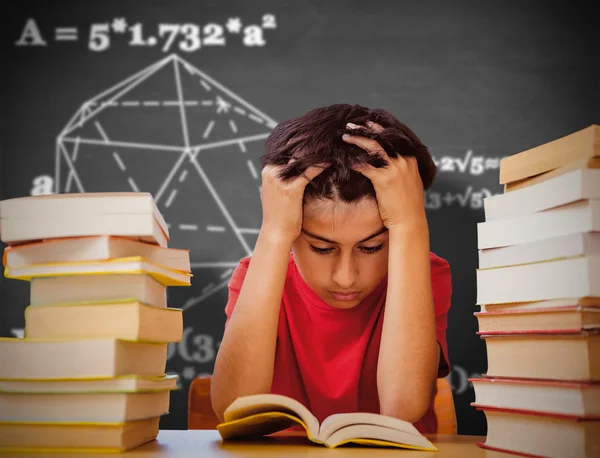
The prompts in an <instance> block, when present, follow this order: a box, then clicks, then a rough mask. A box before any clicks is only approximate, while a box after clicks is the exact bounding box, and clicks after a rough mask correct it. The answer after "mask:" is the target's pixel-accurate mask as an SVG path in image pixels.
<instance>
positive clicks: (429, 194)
mask: <svg viewBox="0 0 600 458" xmlns="http://www.w3.org/2000/svg"><path fill="white" fill-rule="evenodd" d="M496 194H501V193H492V192H491V191H490V190H489V189H487V188H481V189H479V190H475V189H474V188H473V186H467V189H465V191H464V192H450V191H445V192H444V191H432V190H428V191H425V209H426V210H440V209H441V208H443V207H462V208H470V209H472V210H480V209H482V208H483V199H485V198H486V197H491V196H493V195H496Z"/></svg>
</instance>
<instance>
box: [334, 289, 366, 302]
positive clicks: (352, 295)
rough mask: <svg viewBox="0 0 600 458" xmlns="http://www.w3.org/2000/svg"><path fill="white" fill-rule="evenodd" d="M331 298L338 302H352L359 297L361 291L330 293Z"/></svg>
mask: <svg viewBox="0 0 600 458" xmlns="http://www.w3.org/2000/svg"><path fill="white" fill-rule="evenodd" d="M329 294H331V297H333V298H334V299H335V300H336V301H352V300H354V299H356V298H357V297H358V295H359V294H360V291H349V292H336V291H329Z"/></svg>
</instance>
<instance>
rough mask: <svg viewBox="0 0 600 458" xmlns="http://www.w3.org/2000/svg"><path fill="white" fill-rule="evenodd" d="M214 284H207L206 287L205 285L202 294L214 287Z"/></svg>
mask: <svg viewBox="0 0 600 458" xmlns="http://www.w3.org/2000/svg"><path fill="white" fill-rule="evenodd" d="M214 286H215V284H214V283H209V284H208V285H206V286H205V287H204V288H202V294H204V293H205V292H207V291H208V290H209V289H211V288H212V287H214Z"/></svg>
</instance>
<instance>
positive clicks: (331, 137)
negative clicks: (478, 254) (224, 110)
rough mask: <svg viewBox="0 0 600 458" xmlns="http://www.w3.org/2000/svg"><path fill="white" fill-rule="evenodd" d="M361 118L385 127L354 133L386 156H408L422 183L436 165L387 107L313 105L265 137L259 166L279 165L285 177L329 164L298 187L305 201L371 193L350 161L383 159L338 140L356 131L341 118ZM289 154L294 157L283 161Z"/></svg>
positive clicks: (362, 122)
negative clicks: (371, 141) (374, 143)
mask: <svg viewBox="0 0 600 458" xmlns="http://www.w3.org/2000/svg"><path fill="white" fill-rule="evenodd" d="M366 121H373V122H376V123H378V124H380V125H381V126H383V127H384V128H385V131H383V132H381V133H379V134H378V133H375V132H372V131H370V130H368V129H365V130H363V131H361V132H360V135H362V136H365V137H369V138H372V139H375V140H377V141H378V142H379V144H380V145H381V146H382V147H383V149H384V150H385V153H387V155H388V156H389V157H392V158H394V157H397V156H398V155H401V156H414V157H415V158H416V159H417V164H418V168H419V174H420V175H421V180H422V181H423V187H424V189H428V188H429V187H430V186H431V184H432V183H433V180H434V178H435V175H436V171H437V167H436V165H435V163H434V162H433V159H432V158H431V155H430V154H429V150H428V149H427V147H426V146H425V145H423V143H421V140H419V138H418V137H417V135H416V134H415V133H414V132H413V131H412V130H410V129H409V128H408V127H407V126H406V125H404V124H403V123H401V122H400V121H398V120H397V119H396V118H395V117H394V116H393V115H392V114H391V113H390V112H388V111H386V110H383V109H369V108H366V107H363V106H360V105H347V104H336V105H330V106H326V107H321V108H315V109H313V110H310V111H309V112H307V113H306V114H304V115H303V116H300V117H298V118H293V119H288V120H286V121H283V122H281V123H280V124H278V125H277V126H275V128H274V129H273V131H272V132H271V134H270V135H269V137H268V138H267V141H266V149H265V153H264V154H263V156H262V157H261V166H262V167H263V168H264V167H265V166H266V165H270V164H271V165H285V167H284V168H283V170H282V171H281V173H280V175H279V176H280V179H282V180H290V179H293V178H295V177H298V176H300V175H301V174H302V173H303V172H304V171H305V170H306V169H307V168H308V167H311V166H314V165H318V164H322V163H329V164H331V166H330V167H328V168H327V169H326V170H324V171H323V172H322V173H321V174H319V175H318V176H317V177H316V178H315V179H313V180H312V181H311V182H310V183H309V184H308V186H307V187H306V189H305V191H304V200H305V201H307V200H312V199H318V198H326V199H334V198H339V199H341V200H342V201H344V202H354V201H357V200H359V199H361V198H363V197H372V198H375V190H374V188H373V185H372V183H371V180H369V179H368V178H367V177H365V176H364V175H362V174H360V173H358V172H356V171H354V170H353V169H352V168H351V167H352V166H353V165H358V164H365V163H368V164H371V165H372V166H374V167H384V166H385V160H384V159H383V158H381V157H377V156H376V155H373V154H369V153H368V152H366V151H365V150H363V149H362V148H360V147H358V146H355V145H352V144H349V143H346V142H344V140H342V135H343V134H344V133H354V134H356V131H354V132H352V131H351V130H347V128H346V123H348V122H352V123H354V124H358V125H360V126H364V125H365V122H366ZM292 157H293V158H294V159H295V161H294V162H292V163H291V164H288V163H289V161H290V159H291V158H292Z"/></svg>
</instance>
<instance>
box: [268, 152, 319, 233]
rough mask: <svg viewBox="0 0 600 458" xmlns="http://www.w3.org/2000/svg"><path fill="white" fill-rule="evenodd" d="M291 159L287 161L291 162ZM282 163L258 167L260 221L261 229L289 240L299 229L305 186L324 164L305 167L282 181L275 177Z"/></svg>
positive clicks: (300, 227)
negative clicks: (260, 184)
mask: <svg viewBox="0 0 600 458" xmlns="http://www.w3.org/2000/svg"><path fill="white" fill-rule="evenodd" d="M293 161H294V159H292V160H291V161H290V162H293ZM284 167H285V166H274V165H267V166H266V167H265V168H264V169H263V170H262V192H261V195H260V199H261V202H262V212H263V220H262V226H261V232H263V231H264V234H265V235H268V236H270V237H276V238H277V239H280V240H281V239H282V240H284V241H286V242H289V243H292V242H293V241H294V240H296V238H297V237H298V236H299V235H300V231H301V229H302V199H303V197H304V189H305V188H306V185H308V183H310V182H311V181H312V179H313V178H315V177H316V176H317V175H319V174H320V173H321V172H322V171H323V170H325V168H327V167H328V164H325V165H323V166H314V167H309V168H308V169H306V170H305V171H304V173H303V174H302V175H300V176H299V177H296V178H294V179H292V180H290V181H287V182H284V181H282V180H280V179H279V178H278V175H279V172H280V171H281V170H282V169H283V168H284Z"/></svg>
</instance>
